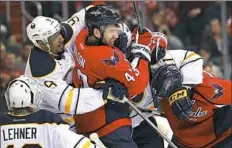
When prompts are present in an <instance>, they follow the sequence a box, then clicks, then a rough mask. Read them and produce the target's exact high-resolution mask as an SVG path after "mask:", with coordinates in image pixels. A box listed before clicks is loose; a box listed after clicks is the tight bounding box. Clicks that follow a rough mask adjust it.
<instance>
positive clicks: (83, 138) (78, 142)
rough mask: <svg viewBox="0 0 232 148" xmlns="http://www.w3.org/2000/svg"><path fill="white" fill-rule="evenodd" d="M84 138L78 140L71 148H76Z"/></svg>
mask: <svg viewBox="0 0 232 148" xmlns="http://www.w3.org/2000/svg"><path fill="white" fill-rule="evenodd" d="M84 138H85V137H82V138H81V139H80V140H78V141H77V143H76V144H75V145H74V147H73V148H78V144H79V143H80V142H81V141H82V140H83V139H84Z"/></svg>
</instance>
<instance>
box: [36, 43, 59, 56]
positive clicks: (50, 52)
mask: <svg viewBox="0 0 232 148" xmlns="http://www.w3.org/2000/svg"><path fill="white" fill-rule="evenodd" d="M44 45H45V46H46V47H47V48H48V50H44V49H43V48H41V47H40V49H42V50H43V51H45V52H48V53H49V54H50V55H52V56H55V57H58V56H59V55H58V54H56V53H53V52H52V51H51V47H50V45H49V43H45V44H44Z"/></svg>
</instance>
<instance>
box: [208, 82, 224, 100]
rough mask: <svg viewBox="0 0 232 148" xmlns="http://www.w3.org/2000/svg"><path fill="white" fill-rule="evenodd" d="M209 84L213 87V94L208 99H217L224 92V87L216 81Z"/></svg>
mask: <svg viewBox="0 0 232 148" xmlns="http://www.w3.org/2000/svg"><path fill="white" fill-rule="evenodd" d="M211 85H212V86H213V88H214V95H213V96H212V97H211V98H210V100H213V99H218V98H219V97H221V96H222V95H223V94H224V88H223V87H222V86H220V85H219V84H217V83H211Z"/></svg>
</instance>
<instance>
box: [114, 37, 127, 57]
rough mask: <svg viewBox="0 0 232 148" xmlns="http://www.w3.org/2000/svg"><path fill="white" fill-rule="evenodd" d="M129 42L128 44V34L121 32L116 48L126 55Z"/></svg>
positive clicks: (115, 44)
mask: <svg viewBox="0 0 232 148" xmlns="http://www.w3.org/2000/svg"><path fill="white" fill-rule="evenodd" d="M127 42H128V37H127V35H126V33H124V32H121V33H120V34H119V35H118V39H117V40H116V41H115V43H114V46H115V47H117V48H118V49H120V50H121V51H122V52H123V53H124V54H126V53H127Z"/></svg>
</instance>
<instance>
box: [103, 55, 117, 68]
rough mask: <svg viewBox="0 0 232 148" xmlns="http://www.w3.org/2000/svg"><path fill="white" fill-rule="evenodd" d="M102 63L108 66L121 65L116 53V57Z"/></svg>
mask: <svg viewBox="0 0 232 148" xmlns="http://www.w3.org/2000/svg"><path fill="white" fill-rule="evenodd" d="M102 62H103V63H104V64H106V65H108V66H116V65H117V64H118V63H119V56H118V54H117V53H116V52H115V51H114V55H113V56H112V57H110V58H109V59H104V60H102Z"/></svg>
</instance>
